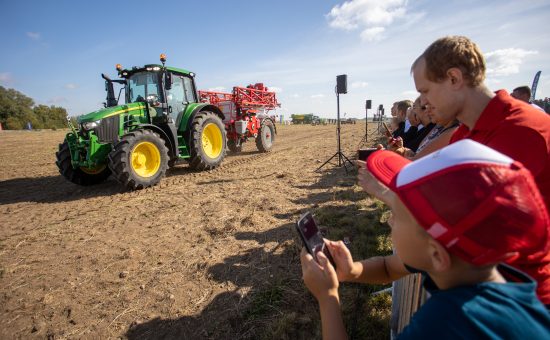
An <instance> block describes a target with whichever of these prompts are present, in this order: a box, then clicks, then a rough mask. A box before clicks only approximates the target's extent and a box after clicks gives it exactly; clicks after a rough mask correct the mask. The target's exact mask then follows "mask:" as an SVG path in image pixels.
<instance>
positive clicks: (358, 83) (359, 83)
mask: <svg viewBox="0 0 550 340" xmlns="http://www.w3.org/2000/svg"><path fill="white" fill-rule="evenodd" d="M367 86H369V83H367V82H366V81H354V82H353V83H351V88H352V89H362V88H365V87H367Z"/></svg>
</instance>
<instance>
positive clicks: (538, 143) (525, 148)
mask: <svg viewBox="0 0 550 340" xmlns="http://www.w3.org/2000/svg"><path fill="white" fill-rule="evenodd" d="M485 69H486V67H485V59H484V58H483V55H482V54H481V52H480V50H479V48H478V47H477V45H476V44H475V43H473V42H472V41H470V40H469V39H468V38H466V37H461V36H451V37H444V38H441V39H438V40H436V41H435V42H434V43H432V44H431V45H430V46H429V47H428V48H427V49H426V51H424V53H423V54H422V55H421V56H420V57H419V58H418V59H417V60H416V61H415V62H414V64H413V65H412V68H411V72H412V74H413V77H414V82H415V85H416V89H417V90H418V92H420V96H421V101H422V104H425V105H430V106H431V107H432V108H433V112H434V114H437V115H439V116H440V117H441V119H442V120H452V119H458V120H459V121H460V122H461V123H462V124H461V126H460V127H459V128H458V129H457V131H456V132H455V134H454V135H453V137H452V138H451V143H453V142H455V141H458V140H460V139H464V138H470V139H473V140H475V141H477V142H480V143H482V144H485V145H487V146H489V147H491V148H493V149H495V150H497V151H499V152H502V153H503V154H505V155H507V156H509V157H510V158H512V159H514V160H516V161H519V162H521V163H522V164H523V165H524V166H525V167H526V168H527V169H528V170H530V171H531V173H532V174H533V177H535V180H536V183H537V186H538V188H539V190H540V192H541V193H542V196H543V198H544V202H545V205H546V208H547V209H548V210H550V208H549V207H550V117H549V116H548V115H546V114H544V113H542V112H540V111H538V110H536V109H535V108H533V107H531V106H530V105H528V104H527V103H524V102H522V101H519V100H516V99H514V98H512V97H511V96H510V95H509V94H508V93H506V91H504V90H501V91H498V92H497V93H496V94H495V93H493V92H492V91H490V90H489V89H488V88H487V87H486V86H485V85H484V84H483V81H484V79H485ZM359 182H360V184H361V186H362V187H363V188H364V189H365V190H366V191H367V192H369V193H371V194H373V195H375V196H376V197H378V198H380V199H381V200H383V201H385V198H386V196H387V192H388V189H387V188H385V187H384V186H383V185H382V184H381V183H380V182H378V181H377V180H376V179H375V178H374V177H373V176H372V175H370V174H369V173H368V171H366V170H365V168H364V166H360V170H359ZM472 194H475V193H472ZM529 194H530V193H525V195H529ZM495 232H498V230H495ZM525 232H529V231H528V230H526V231H525ZM510 264H511V265H513V266H515V267H517V268H519V269H520V270H522V271H524V272H526V273H527V274H529V275H531V276H532V277H533V278H534V279H535V280H536V281H537V283H538V289H537V294H538V296H539V298H540V299H541V301H542V302H543V303H544V304H546V305H547V306H550V254H549V253H546V252H542V251H541V252H538V253H531V254H522V255H521V256H520V257H519V258H517V259H516V260H514V261H513V262H510ZM364 266H365V268H364V270H365V271H366V272H367V273H368V275H371V276H372V277H373V278H380V279H381V280H379V281H384V280H383V279H387V278H391V279H392V280H395V279H397V278H399V277H402V276H403V275H404V274H406V271H405V270H404V269H403V268H404V266H403V265H402V263H399V261H397V260H396V259H395V256H389V257H386V258H381V259H379V260H377V259H368V260H365V262H364ZM379 271H380V273H383V271H385V273H386V274H387V275H386V274H385V275H378V274H380V273H379ZM373 283H375V282H373Z"/></svg>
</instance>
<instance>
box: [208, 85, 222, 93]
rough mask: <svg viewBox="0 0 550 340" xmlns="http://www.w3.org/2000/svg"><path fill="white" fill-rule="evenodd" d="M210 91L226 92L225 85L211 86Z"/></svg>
mask: <svg viewBox="0 0 550 340" xmlns="http://www.w3.org/2000/svg"><path fill="white" fill-rule="evenodd" d="M208 91H213V92H225V87H223V86H217V87H211V88H209V89H208Z"/></svg>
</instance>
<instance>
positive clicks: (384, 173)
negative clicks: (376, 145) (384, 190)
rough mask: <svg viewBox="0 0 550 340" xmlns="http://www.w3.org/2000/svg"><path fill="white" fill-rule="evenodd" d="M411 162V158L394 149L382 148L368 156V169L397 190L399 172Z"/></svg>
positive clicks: (392, 188) (385, 183)
mask: <svg viewBox="0 0 550 340" xmlns="http://www.w3.org/2000/svg"><path fill="white" fill-rule="evenodd" d="M409 163H411V161H410V160H408V159H406V158H405V157H403V156H400V155H398V154H396V153H395V152H393V151H388V150H380V151H376V152H374V153H373V154H372V155H370V157H369V158H367V170H369V171H370V172H371V173H372V174H373V176H374V177H376V178H377V179H378V180H379V181H380V182H382V183H383V184H384V185H386V186H387V187H389V188H390V189H391V190H395V178H396V177H397V174H398V173H399V171H401V169H403V167H405V165H407V164H409Z"/></svg>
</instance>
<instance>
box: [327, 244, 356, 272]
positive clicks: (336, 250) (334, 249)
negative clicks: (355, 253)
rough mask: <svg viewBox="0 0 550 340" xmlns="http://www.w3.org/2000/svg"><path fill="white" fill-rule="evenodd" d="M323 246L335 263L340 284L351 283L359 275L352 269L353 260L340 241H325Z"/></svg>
mask: <svg viewBox="0 0 550 340" xmlns="http://www.w3.org/2000/svg"><path fill="white" fill-rule="evenodd" d="M325 244H326V245H327V247H328V250H329V251H330V254H331V255H332V259H333V260H334V262H335V263H336V275H337V276H338V280H339V281H340V282H346V281H353V280H354V279H356V278H357V277H359V275H360V274H361V273H358V272H357V268H355V267H354V263H353V258H352V256H351V253H350V252H349V249H348V247H346V245H345V244H344V242H342V241H338V242H335V241H330V240H326V239H325Z"/></svg>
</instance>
